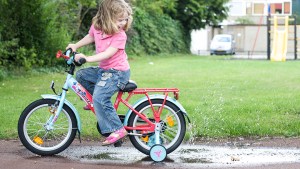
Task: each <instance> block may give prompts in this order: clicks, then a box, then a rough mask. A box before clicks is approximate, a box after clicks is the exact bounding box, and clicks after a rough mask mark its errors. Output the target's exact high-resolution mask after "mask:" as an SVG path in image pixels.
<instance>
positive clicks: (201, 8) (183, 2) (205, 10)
mask: <svg viewBox="0 0 300 169" xmlns="http://www.w3.org/2000/svg"><path fill="white" fill-rule="evenodd" d="M132 1H133V4H134V5H136V6H138V7H139V8H142V9H144V10H146V11H147V12H150V13H159V14H160V13H163V14H165V15H169V16H171V17H172V18H173V19H174V20H176V21H178V22H179V23H181V25H182V27H183V29H182V31H183V33H184V41H185V43H186V45H188V46H189V43H190V40H191V37H190V32H191V31H192V30H193V29H200V28H204V27H205V26H206V25H217V24H218V23H219V22H221V21H222V20H223V19H225V18H226V17H227V11H228V8H227V7H226V6H224V3H226V2H228V0H215V1H206V0H155V1H151V0H132ZM164 28H165V26H164Z"/></svg>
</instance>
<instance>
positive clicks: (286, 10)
mask: <svg viewBox="0 0 300 169" xmlns="http://www.w3.org/2000/svg"><path fill="white" fill-rule="evenodd" d="M284 14H291V3H290V2H285V3H284Z"/></svg>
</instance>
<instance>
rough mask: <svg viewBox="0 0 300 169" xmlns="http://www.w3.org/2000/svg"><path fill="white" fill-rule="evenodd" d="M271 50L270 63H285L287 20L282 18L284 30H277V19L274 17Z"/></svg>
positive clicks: (286, 17)
mask: <svg viewBox="0 0 300 169" xmlns="http://www.w3.org/2000/svg"><path fill="white" fill-rule="evenodd" d="M273 32H274V33H273V48H272V49H273V50H272V53H271V60H272V61H285V60H286V54H287V43H288V33H289V18H288V16H285V17H284V29H283V30H279V29H278V17H277V16H274V31H273Z"/></svg>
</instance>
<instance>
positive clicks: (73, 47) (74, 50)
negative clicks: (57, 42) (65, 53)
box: [66, 44, 77, 52]
mask: <svg viewBox="0 0 300 169" xmlns="http://www.w3.org/2000/svg"><path fill="white" fill-rule="evenodd" d="M69 48H71V49H72V51H73V52H76V50H77V47H76V44H69V45H68V46H67V47H66V50H68V49H69Z"/></svg>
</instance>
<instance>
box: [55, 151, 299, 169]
mask: <svg viewBox="0 0 300 169" xmlns="http://www.w3.org/2000/svg"><path fill="white" fill-rule="evenodd" d="M60 155H61V156H63V157H66V158H69V159H71V160H74V161H81V162H87V163H97V164H99V163H103V164H120V165H130V164H134V165H137V164H138V165H142V166H149V165H158V163H154V162H153V161H152V160H151V159H150V157H149V156H146V155H144V154H142V153H140V152H139V151H138V150H136V149H135V148H133V147H132V146H123V147H116V148H115V147H102V146H72V147H70V148H68V149H67V150H66V151H64V152H62V153H61V154H60ZM276 163H277V164H279V163H300V149H296V148H289V149H283V148H258V147H247V148H239V147H221V146H202V145H182V146H180V147H179V148H178V149H177V150H175V151H174V152H172V153H171V154H169V155H168V156H167V159H166V160H165V161H164V162H163V163H162V164H163V166H164V167H167V168H174V167H176V168H205V167H210V168H224V167H246V166H259V165H266V164H276Z"/></svg>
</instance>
